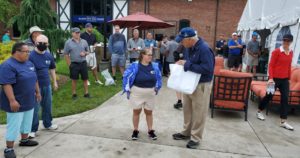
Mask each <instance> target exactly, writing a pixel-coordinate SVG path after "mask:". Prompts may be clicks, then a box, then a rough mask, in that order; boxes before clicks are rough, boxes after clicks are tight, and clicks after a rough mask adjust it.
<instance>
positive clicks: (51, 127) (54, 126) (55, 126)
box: [46, 124, 58, 130]
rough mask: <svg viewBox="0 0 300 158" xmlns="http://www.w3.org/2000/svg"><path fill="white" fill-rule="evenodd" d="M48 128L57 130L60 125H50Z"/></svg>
mask: <svg viewBox="0 0 300 158" xmlns="http://www.w3.org/2000/svg"><path fill="white" fill-rule="evenodd" d="M46 129H47V130H57V129H58V125H54V124H53V125H52V126H50V127H48V128H46Z"/></svg>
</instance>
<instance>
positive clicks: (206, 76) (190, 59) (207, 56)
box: [184, 37, 215, 83]
mask: <svg viewBox="0 0 300 158" xmlns="http://www.w3.org/2000/svg"><path fill="white" fill-rule="evenodd" d="M185 59H186V63H185V64H184V71H192V72H195V73H198V74H201V78H200V81H199V83H204V82H210V81H212V78H213V74H214V67H215V56H214V52H213V51H212V49H211V48H210V47H209V46H208V44H207V43H206V42H205V41H204V40H203V39H202V38H200V37H199V40H198V41H197V43H196V44H195V45H194V46H193V47H192V48H191V49H188V52H187V53H186V55H185Z"/></svg>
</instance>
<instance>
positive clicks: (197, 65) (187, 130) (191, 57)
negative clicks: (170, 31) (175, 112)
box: [173, 27, 215, 149]
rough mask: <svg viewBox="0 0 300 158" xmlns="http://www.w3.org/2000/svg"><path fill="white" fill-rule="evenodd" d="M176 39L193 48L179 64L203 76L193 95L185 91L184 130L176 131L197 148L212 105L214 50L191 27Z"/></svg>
mask: <svg viewBox="0 0 300 158" xmlns="http://www.w3.org/2000/svg"><path fill="white" fill-rule="evenodd" d="M176 41H177V42H178V43H181V44H182V45H183V46H184V47H185V48H190V51H189V52H188V54H187V55H186V58H185V60H179V61H178V62H177V64H179V65H182V66H184V71H191V72H194V73H198V74H201V78H200V81H199V84H198V86H197V88H196V90H195V91H194V93H193V94H190V95H188V94H183V105H184V106H183V115H184V129H183V131H182V132H180V133H176V134H173V138H174V139H175V140H184V139H190V141H189V142H188V143H187V145H186V147H187V148H191V149H196V148H197V147H198V146H199V142H200V141H201V140H202V135H203V130H204V125H205V119H206V116H207V111H208V107H209V99H210V93H211V89H212V79H213V72H214V65H215V58H214V52H213V51H212V49H211V48H210V47H209V46H208V44H207V43H206V42H205V41H204V40H203V39H202V38H200V37H197V35H196V32H195V30H194V29H193V28H190V27H187V28H183V29H182V30H181V31H180V33H179V35H177V37H176Z"/></svg>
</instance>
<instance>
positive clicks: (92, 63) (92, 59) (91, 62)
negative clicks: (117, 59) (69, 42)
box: [86, 52, 97, 69]
mask: <svg viewBox="0 0 300 158" xmlns="http://www.w3.org/2000/svg"><path fill="white" fill-rule="evenodd" d="M86 61H87V65H88V67H91V68H92V69H95V68H96V67H97V59H96V55H95V53H94V52H93V53H89V54H88V55H87V56H86Z"/></svg>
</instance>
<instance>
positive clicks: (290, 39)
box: [282, 34, 294, 41]
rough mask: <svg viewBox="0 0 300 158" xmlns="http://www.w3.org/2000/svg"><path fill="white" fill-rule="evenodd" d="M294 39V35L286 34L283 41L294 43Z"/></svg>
mask: <svg viewBox="0 0 300 158" xmlns="http://www.w3.org/2000/svg"><path fill="white" fill-rule="evenodd" d="M293 39H294V37H293V35H292V34H285V35H283V38H282V40H289V41H293Z"/></svg>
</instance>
